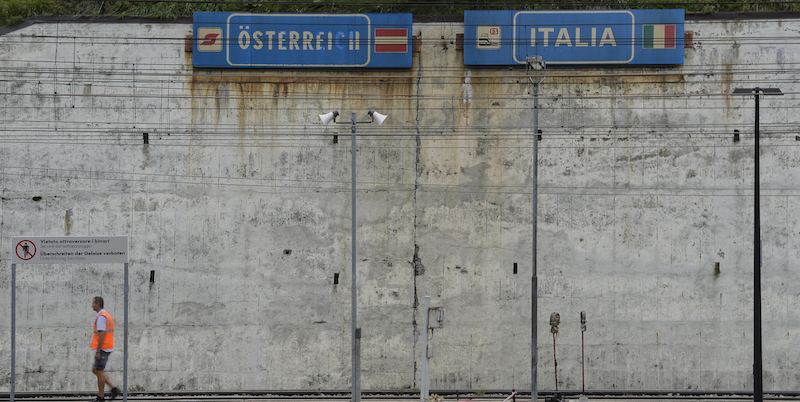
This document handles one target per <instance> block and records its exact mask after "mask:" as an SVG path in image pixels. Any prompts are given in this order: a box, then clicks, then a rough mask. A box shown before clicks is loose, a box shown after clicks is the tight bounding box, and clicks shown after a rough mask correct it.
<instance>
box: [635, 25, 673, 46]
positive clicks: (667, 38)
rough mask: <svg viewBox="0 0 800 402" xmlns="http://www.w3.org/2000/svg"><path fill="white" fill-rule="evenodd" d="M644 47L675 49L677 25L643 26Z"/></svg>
mask: <svg viewBox="0 0 800 402" xmlns="http://www.w3.org/2000/svg"><path fill="white" fill-rule="evenodd" d="M642 38H643V42H642V47H643V48H645V49H675V25H642Z"/></svg>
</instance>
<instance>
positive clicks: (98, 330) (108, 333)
mask: <svg viewBox="0 0 800 402" xmlns="http://www.w3.org/2000/svg"><path fill="white" fill-rule="evenodd" d="M92 310H94V311H96V312H97V316H96V317H95V319H94V335H93V336H92V352H94V365H93V367H92V373H94V375H96V376H97V399H95V402H103V401H104V400H105V388H106V384H108V385H109V386H110V387H111V399H114V398H116V397H117V396H119V394H120V390H119V388H117V387H115V386H114V384H112V383H111V380H110V379H109V378H108V376H107V375H106V371H105V370H106V363H108V355H109V354H111V352H113V351H114V319H113V318H111V314H109V313H108V311H106V310H105V309H103V298H102V297H100V296H95V298H94V299H92Z"/></svg>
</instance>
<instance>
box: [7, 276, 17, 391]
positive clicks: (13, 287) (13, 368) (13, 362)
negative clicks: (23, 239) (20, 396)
mask: <svg viewBox="0 0 800 402" xmlns="http://www.w3.org/2000/svg"><path fill="white" fill-rule="evenodd" d="M16 366H17V264H11V393H10V394H9V397H8V400H9V402H14V388H15V387H14V384H16V382H17V376H16V373H17V370H16Z"/></svg>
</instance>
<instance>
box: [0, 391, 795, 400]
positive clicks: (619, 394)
mask: <svg viewBox="0 0 800 402" xmlns="http://www.w3.org/2000/svg"><path fill="white" fill-rule="evenodd" d="M430 392H431V394H436V395H438V396H440V397H442V398H443V399H455V400H457V401H458V400H460V401H463V400H498V399H499V400H502V399H504V398H506V397H507V396H508V395H510V394H511V393H512V392H514V391H513V390H466V391H458V390H455V391H454V390H431V391H430ZM94 395H95V394H94V393H93V392H86V391H45V392H42V391H28V392H16V393H15V396H14V399H15V401H16V400H35V401H36V402H74V401H82V400H88V399H91V398H93V397H94ZM526 395H527V398H526ZM539 395H540V396H541V397H542V398H541V399H544V400H546V401H547V400H555V401H561V400H564V399H570V398H578V397H579V396H580V395H586V396H587V397H588V398H591V399H602V400H613V399H617V400H620V399H624V400H669V401H675V400H693V401H706V400H708V401H720V400H727V401H739V400H752V398H753V392H752V391H728V390H688V391H687V390H680V391H677V390H672V391H661V390H658V391H655V390H650V391H641V390H635V391H634V390H594V391H587V392H585V393H583V394H582V393H581V391H580V390H562V391H554V390H541V391H540V392H539ZM517 397H518V398H519V399H521V400H527V399H529V398H530V393H527V394H526V393H519V392H518V393H517ZM362 398H363V399H372V400H406V399H407V400H416V399H419V392H413V391H397V390H371V391H363V392H362ZM128 399H129V400H135V401H184V402H189V401H241V400H254V401H268V400H286V401H288V400H296V401H297V400H323V399H333V400H348V399H351V395H350V392H349V391H346V390H330V391H276V390H270V391H186V390H179V391H154V392H130V393H129V394H128ZM764 399H765V400H772V401H784V400H785V401H798V400H800V391H774V392H771V393H767V394H765V395H764ZM8 400H9V393H8V392H6V393H2V392H0V402H3V401H8Z"/></svg>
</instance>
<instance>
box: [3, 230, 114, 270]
mask: <svg viewBox="0 0 800 402" xmlns="http://www.w3.org/2000/svg"><path fill="white" fill-rule="evenodd" d="M11 245H12V247H13V250H12V252H11V262H12V263H14V264H113V263H127V262H128V236H89V237H72V236H62V237H42V236H19V237H12V238H11Z"/></svg>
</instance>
